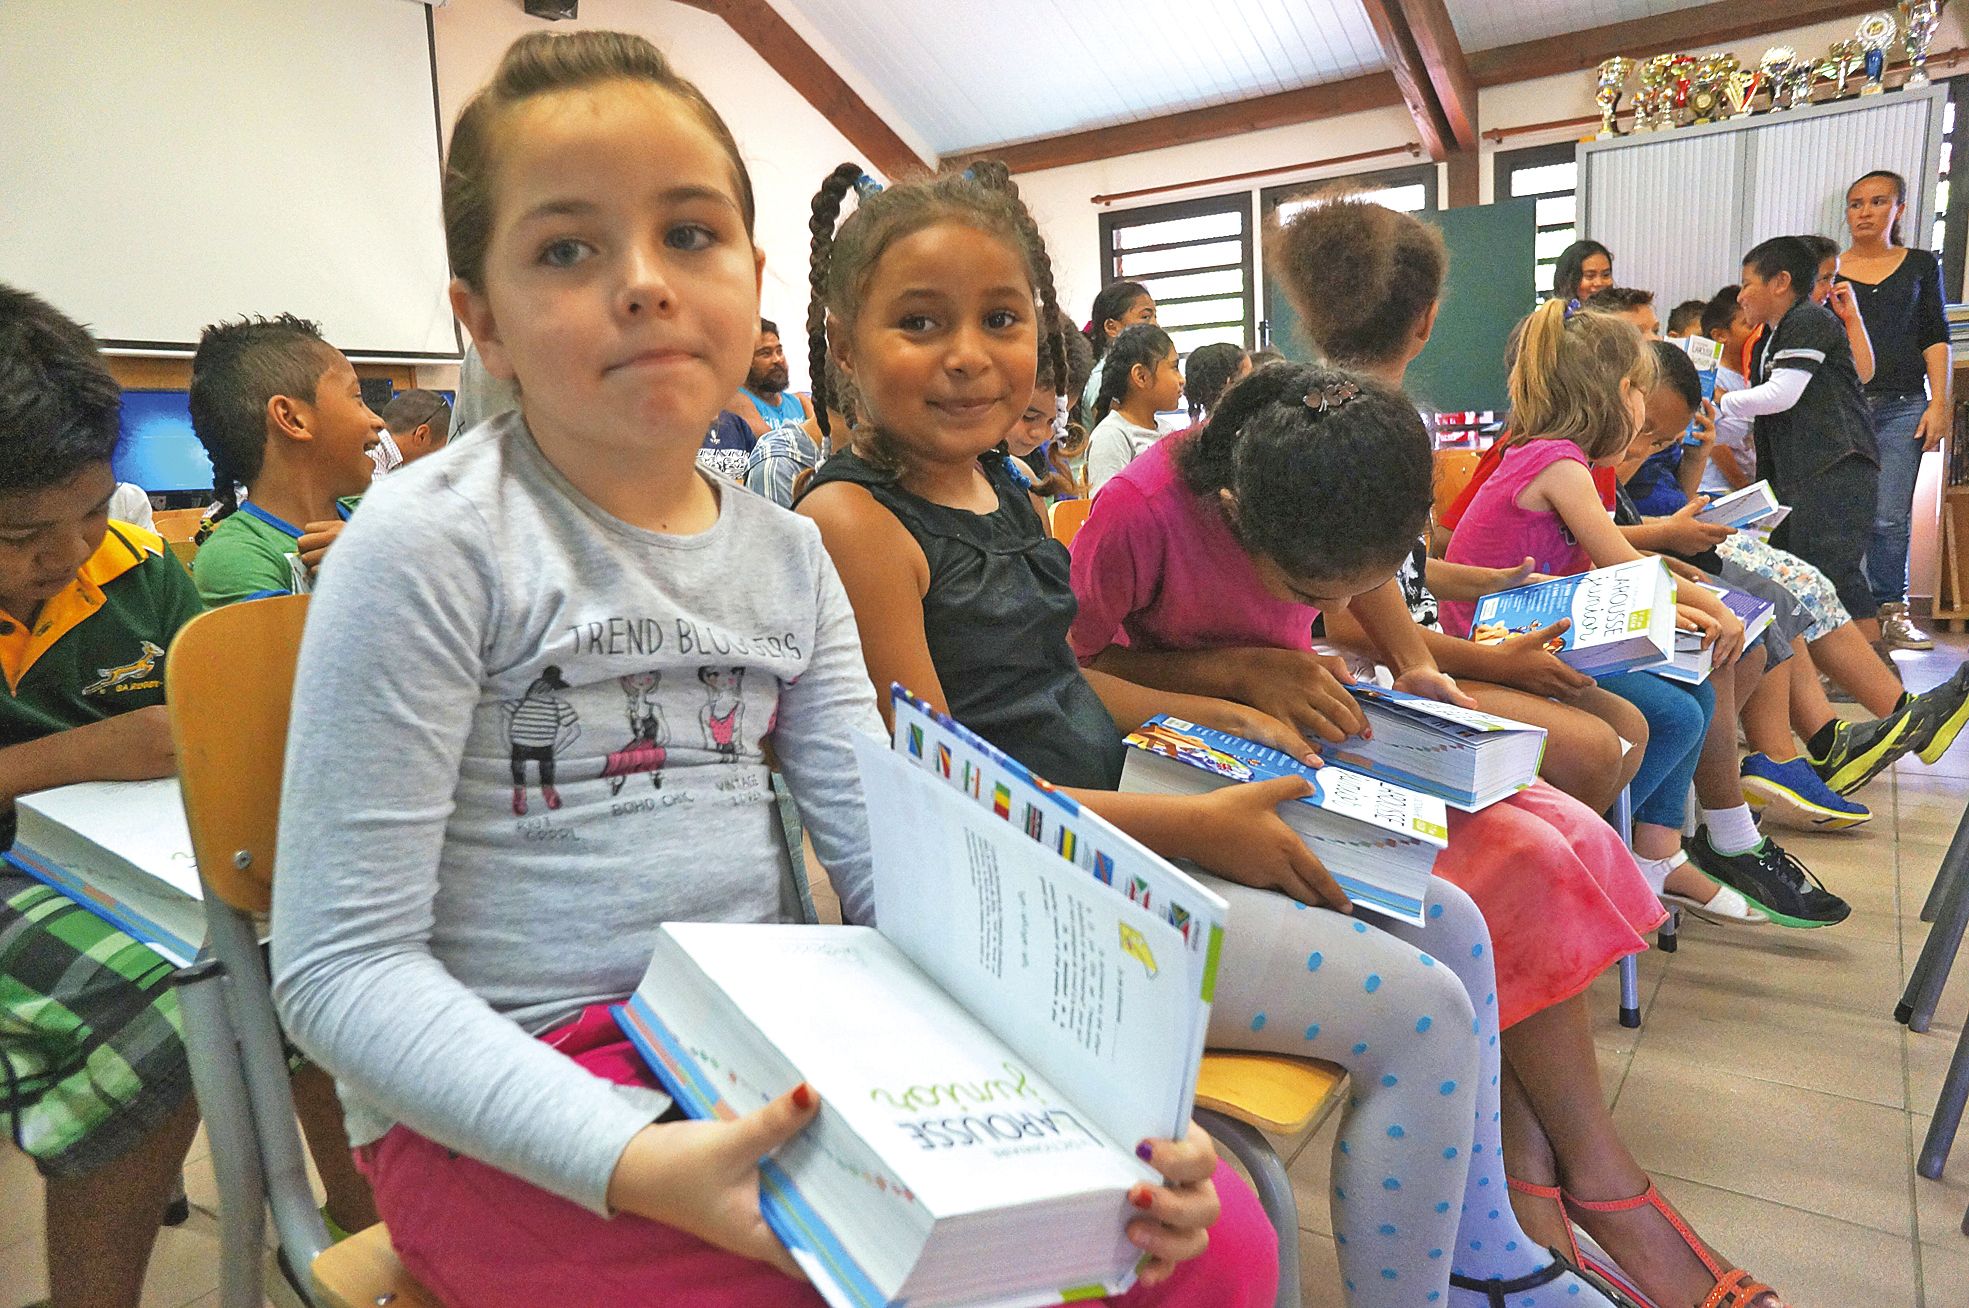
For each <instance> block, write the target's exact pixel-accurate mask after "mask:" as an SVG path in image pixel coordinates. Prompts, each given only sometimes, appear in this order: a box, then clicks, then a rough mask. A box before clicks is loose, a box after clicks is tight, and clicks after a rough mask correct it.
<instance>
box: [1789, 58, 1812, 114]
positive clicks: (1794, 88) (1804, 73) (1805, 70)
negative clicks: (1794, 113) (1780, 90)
mask: <svg viewBox="0 0 1969 1308" xmlns="http://www.w3.org/2000/svg"><path fill="white" fill-rule="evenodd" d="M1817 72H1818V69H1817V65H1815V64H1814V63H1813V62H1812V61H1811V60H1810V59H1800V60H1799V61H1798V62H1797V63H1795V64H1793V65H1792V66H1791V71H1790V72H1789V73H1788V74H1786V76H1785V88H1784V89H1785V96H1784V107H1785V108H1787V109H1796V108H1798V106H1800V105H1805V106H1807V107H1809V106H1810V105H1811V103H1812V79H1813V78H1814V77H1816V76H1817Z"/></svg>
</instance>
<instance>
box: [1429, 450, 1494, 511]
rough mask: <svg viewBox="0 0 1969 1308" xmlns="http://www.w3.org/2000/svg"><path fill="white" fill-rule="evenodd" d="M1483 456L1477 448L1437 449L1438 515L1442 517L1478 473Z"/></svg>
mask: <svg viewBox="0 0 1969 1308" xmlns="http://www.w3.org/2000/svg"><path fill="white" fill-rule="evenodd" d="M1482 457H1483V456H1482V455H1481V454H1479V453H1477V452H1476V451H1475V450H1437V451H1436V517H1437V518H1438V519H1441V517H1442V516H1443V514H1444V513H1445V512H1447V511H1448V509H1449V506H1450V505H1452V504H1454V503H1456V497H1457V496H1459V495H1461V494H1462V493H1463V488H1464V487H1465V486H1468V485H1469V484H1470V478H1471V477H1472V476H1474V475H1475V474H1476V471H1477V461H1478V460H1479V459H1481V458H1482Z"/></svg>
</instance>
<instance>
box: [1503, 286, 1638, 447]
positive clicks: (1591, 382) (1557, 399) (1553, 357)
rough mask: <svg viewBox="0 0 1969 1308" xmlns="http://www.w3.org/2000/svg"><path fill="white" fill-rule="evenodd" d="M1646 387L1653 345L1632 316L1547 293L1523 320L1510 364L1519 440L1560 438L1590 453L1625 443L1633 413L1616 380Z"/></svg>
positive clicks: (1513, 421)
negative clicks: (1578, 308) (1576, 305)
mask: <svg viewBox="0 0 1969 1308" xmlns="http://www.w3.org/2000/svg"><path fill="white" fill-rule="evenodd" d="M1622 381H1625V382H1627V383H1628V384H1629V385H1630V386H1633V387H1635V388H1636V389H1638V390H1640V391H1641V392H1642V393H1643V394H1645V393H1646V392H1647V391H1648V390H1649V389H1651V388H1652V387H1653V386H1654V383H1655V359H1654V352H1653V351H1652V350H1650V349H1648V348H1647V341H1646V340H1644V339H1643V338H1642V336H1641V333H1640V332H1639V331H1638V330H1637V329H1636V328H1635V327H1634V325H1633V324H1632V323H1630V322H1627V321H1626V320H1625V319H1622V318H1616V317H1614V316H1613V315H1612V314H1606V313H1597V312H1594V311H1592V310H1587V311H1584V312H1577V313H1575V312H1571V311H1569V310H1568V309H1567V307H1566V305H1565V303H1564V302H1563V301H1560V300H1557V299H1553V300H1547V301H1546V302H1545V303H1544V304H1542V305H1540V306H1539V307H1538V308H1537V309H1536V310H1534V311H1533V313H1532V315H1531V317H1529V318H1527V319H1526V320H1525V324H1524V332H1523V334H1522V336H1521V338H1520V340H1519V343H1518V358H1517V362H1516V363H1515V364H1513V365H1512V368H1511V381H1510V392H1511V424H1512V427H1513V428H1514V429H1515V430H1516V431H1517V432H1519V433H1522V436H1523V438H1524V439H1525V440H1535V439H1541V438H1560V439H1564V440H1569V441H1572V442H1573V443H1574V444H1576V445H1578V446H1579V447H1580V449H1581V450H1583V451H1584V452H1585V454H1586V457H1587V458H1589V459H1604V458H1606V457H1608V456H1609V455H1613V454H1618V453H1620V452H1621V451H1623V450H1625V449H1626V448H1627V444H1628V442H1629V441H1630V440H1632V439H1633V436H1634V432H1633V417H1632V415H1631V414H1630V413H1629V411H1628V408H1627V403H1626V401H1624V400H1623V399H1622V398H1621V394H1620V383H1621V382H1622Z"/></svg>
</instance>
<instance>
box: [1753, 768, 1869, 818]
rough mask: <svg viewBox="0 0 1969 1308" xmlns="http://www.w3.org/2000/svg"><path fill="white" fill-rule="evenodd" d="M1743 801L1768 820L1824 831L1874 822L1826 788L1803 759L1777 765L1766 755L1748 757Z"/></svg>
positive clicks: (1854, 804)
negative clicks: (1783, 820)
mask: <svg viewBox="0 0 1969 1308" xmlns="http://www.w3.org/2000/svg"><path fill="white" fill-rule="evenodd" d="M1743 797H1744V800H1745V801H1746V802H1747V803H1749V804H1750V805H1751V806H1752V807H1754V808H1759V809H1763V810H1765V816H1767V817H1768V816H1782V817H1786V818H1789V819H1791V820H1792V821H1793V822H1796V823H1799V824H1802V825H1809V826H1814V827H1817V828H1819V829H1820V830H1824V831H1840V830H1844V829H1845V828H1847V827H1856V826H1858V825H1860V823H1862V822H1870V821H1872V820H1873V812H1872V810H1871V809H1869V808H1867V806H1866V805H1864V804H1862V803H1860V802H1859V801H1858V800H1856V799H1848V798H1847V797H1846V796H1844V795H1841V794H1840V793H1839V792H1837V791H1835V790H1834V789H1832V787H1830V786H1828V785H1826V784H1825V782H1824V781H1823V780H1822V779H1820V777H1819V774H1818V772H1817V771H1815V770H1814V769H1813V767H1812V765H1811V764H1810V763H1809V762H1807V761H1806V760H1805V759H1803V758H1795V759H1792V760H1790V761H1789V762H1786V763H1777V762H1774V761H1772V759H1771V757H1770V756H1769V755H1767V754H1752V755H1750V756H1749V757H1748V758H1746V759H1744V761H1743Z"/></svg>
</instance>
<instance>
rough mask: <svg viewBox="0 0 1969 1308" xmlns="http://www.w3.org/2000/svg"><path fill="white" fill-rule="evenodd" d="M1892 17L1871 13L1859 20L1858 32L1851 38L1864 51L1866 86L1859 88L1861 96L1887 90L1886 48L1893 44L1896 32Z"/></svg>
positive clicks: (1886, 14) (1890, 15)
mask: <svg viewBox="0 0 1969 1308" xmlns="http://www.w3.org/2000/svg"><path fill="white" fill-rule="evenodd" d="M1896 30H1897V29H1896V28H1895V25H1894V16H1893V15H1892V14H1888V13H1881V12H1876V13H1871V14H1868V15H1867V16H1866V17H1865V18H1862V19H1861V20H1860V27H1859V30H1858V31H1857V32H1855V33H1853V38H1854V39H1855V40H1857V41H1858V42H1859V43H1860V48H1861V49H1862V50H1865V51H1866V85H1865V86H1862V87H1861V88H1860V94H1861V95H1879V94H1880V93H1881V92H1882V91H1884V90H1886V89H1887V85H1886V82H1885V80H1884V79H1885V78H1886V76H1887V47H1888V46H1890V45H1892V44H1893V43H1894V34H1895V32H1896Z"/></svg>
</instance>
